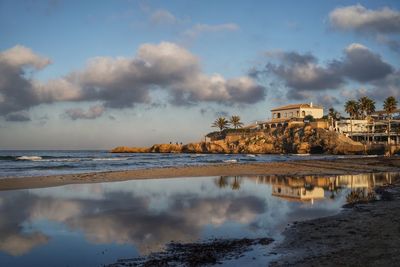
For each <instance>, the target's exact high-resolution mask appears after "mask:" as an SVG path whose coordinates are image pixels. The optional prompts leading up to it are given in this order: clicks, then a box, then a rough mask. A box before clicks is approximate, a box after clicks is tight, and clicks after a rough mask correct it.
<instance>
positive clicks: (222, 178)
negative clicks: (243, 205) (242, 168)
mask: <svg viewBox="0 0 400 267" xmlns="http://www.w3.org/2000/svg"><path fill="white" fill-rule="evenodd" d="M215 184H216V185H217V186H218V187H219V188H225V187H227V185H228V181H227V177H226V176H220V177H219V178H218V179H216V180H215Z"/></svg>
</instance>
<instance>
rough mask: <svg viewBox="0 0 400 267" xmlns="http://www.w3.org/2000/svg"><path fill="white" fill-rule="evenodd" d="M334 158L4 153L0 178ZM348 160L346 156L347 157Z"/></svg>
mask: <svg viewBox="0 0 400 267" xmlns="http://www.w3.org/2000/svg"><path fill="white" fill-rule="evenodd" d="M337 157H343V156H334V155H252V154H247V155H246V154H241V155H234V154H158V153H143V154H130V153H126V154H113V153H109V152H108V151H100V150H96V151H93V150H91V151H54V150H26V151H23V150H3V151H0V178H1V177H23V176H42V175H57V174H69V173H86V172H99V171H117V170H131V169H143V168H154V167H171V166H190V165H204V164H216V163H224V162H226V163H246V162H273V161H289V160H299V159H302V160H305V159H308V160H312V159H332V158H337ZM346 157H349V156H346Z"/></svg>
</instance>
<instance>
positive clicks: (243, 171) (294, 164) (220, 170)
mask: <svg viewBox="0 0 400 267" xmlns="http://www.w3.org/2000/svg"><path fill="white" fill-rule="evenodd" d="M399 170H400V158H399V157H392V158H387V157H360V158H343V159H334V160H299V161H285V162H270V163H245V164H241V163H240V164H239V163H231V164H228V163H225V164H214V165H205V166H189V167H168V168H153V169H139V170H127V171H113V172H96V173H82V174H66V175H53V176H35V177H17V178H13V177H9V178H1V179H0V190H14V189H27V188H42V187H53V186H60V185H66V184H80V183H102V182H115V181H126V180H136V179H161V178H174V177H201V176H246V175H289V176H304V175H339V174H351V173H366V172H383V171H399Z"/></svg>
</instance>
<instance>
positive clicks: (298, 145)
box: [111, 125, 375, 154]
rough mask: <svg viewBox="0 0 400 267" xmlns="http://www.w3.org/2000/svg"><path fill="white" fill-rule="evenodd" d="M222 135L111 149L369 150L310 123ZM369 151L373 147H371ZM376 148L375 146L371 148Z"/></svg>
mask: <svg viewBox="0 0 400 267" xmlns="http://www.w3.org/2000/svg"><path fill="white" fill-rule="evenodd" d="M218 136H220V138H221V139H218V140H214V141H210V142H199V143H189V144H186V145H177V144H155V145H153V146H152V147H150V148H134V147H117V148H115V149H113V150H112V151H111V152H113V153H124V152H125V153H148V152H151V153H221V154H225V153H254V154H276V153H299V154H307V153H329V154H364V153H366V152H367V151H368V149H367V148H366V147H364V145H363V144H361V143H359V142H355V141H353V140H351V139H350V138H348V137H346V136H344V135H341V134H338V133H337V132H333V131H328V130H325V129H321V128H317V129H313V128H312V127H311V126H310V125H306V126H304V127H303V126H297V127H293V126H292V127H290V128H289V127H286V128H277V129H272V130H265V131H264V130H261V131H258V132H248V133H246V135H244V134H243V132H240V131H238V132H237V135H236V136H235V132H233V131H232V132H230V133H229V138H227V137H226V136H225V135H218ZM370 150H371V151H372V150H373V149H370ZM374 151H375V150H374Z"/></svg>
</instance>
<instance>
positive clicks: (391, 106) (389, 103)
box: [383, 96, 397, 151]
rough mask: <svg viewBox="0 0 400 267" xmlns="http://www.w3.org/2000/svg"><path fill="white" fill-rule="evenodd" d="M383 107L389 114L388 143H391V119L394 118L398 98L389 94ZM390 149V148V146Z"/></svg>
mask: <svg viewBox="0 0 400 267" xmlns="http://www.w3.org/2000/svg"><path fill="white" fill-rule="evenodd" d="M383 109H384V110H385V111H386V114H387V116H388V144H390V120H391V119H392V113H393V112H394V111H395V110H396V109H397V100H396V98H394V97H393V96H389V97H388V98H386V99H385V101H384V102H383ZM389 151H390V148H389Z"/></svg>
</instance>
